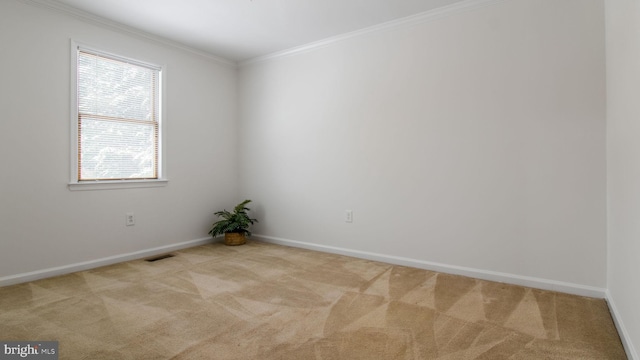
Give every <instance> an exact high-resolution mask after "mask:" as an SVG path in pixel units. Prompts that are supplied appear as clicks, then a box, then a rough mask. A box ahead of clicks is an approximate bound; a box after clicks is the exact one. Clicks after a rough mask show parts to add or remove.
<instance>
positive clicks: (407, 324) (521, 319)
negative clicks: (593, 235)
mask: <svg viewBox="0 0 640 360" xmlns="http://www.w3.org/2000/svg"><path fill="white" fill-rule="evenodd" d="M174 254H175V255H176V256H175V257H173V258H169V259H164V260H160V261H157V262H153V263H150V262H145V261H143V260H138V261H131V262H127V263H122V264H118V265H113V266H108V267H103V268H98V269H94V270H90V271H84V272H79V273H75V274H70V275H65V276H60V277H56V278H51V279H46V280H40V281H34V282H31V283H26V284H20V285H15V286H10V287H4V288H0V340H41V341H46V340H58V341H59V342H60V350H59V351H60V358H61V359H170V358H171V359H261V360H269V359H292V360H293V359H295V360H304V359H323V360H328V359H349V360H351V359H367V360H371V359H441V360H444V359H491V360H495V359H625V358H626V357H625V354H624V351H623V348H622V345H621V343H620V339H619V338H618V334H617V333H616V330H615V327H614V325H613V323H612V320H611V317H610V314H609V310H608V308H607V305H606V303H605V301H603V300H600V299H591V298H585V297H579V296H572V295H566V294H561V293H554V292H549V291H542V290H535V289H529V288H524V287H519V286H512V285H505V284H500V283H493V282H488V281H482V280H476V279H471V278H466V277H460V276H453V275H447V274H442V273H435V272H430V271H425V270H419V269H413V268H407V267H402V266H394V265H389V264H384V263H379V262H373V261H366V260H360V259H354V258H349V257H344V256H339V255H332V254H325V253H319V252H313V251H307V250H302V249H296V248H289V247H283V246H277V245H271V244H264V243H259V242H249V243H248V244H247V245H245V246H239V247H225V246H224V245H221V244H212V245H206V246H200V247H195V248H191V249H186V250H182V251H176V252H174Z"/></svg>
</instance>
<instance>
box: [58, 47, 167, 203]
mask: <svg viewBox="0 0 640 360" xmlns="http://www.w3.org/2000/svg"><path fill="white" fill-rule="evenodd" d="M80 50H83V51H86V52H90V53H93V54H96V55H99V56H105V57H108V58H111V59H114V60H117V61H122V62H126V63H130V64H133V65H139V66H144V67H149V68H153V69H157V70H158V99H157V100H158V102H159V104H158V155H157V156H158V161H157V179H131V180H129V179H114V180H109V179H107V180H82V181H80V180H78V175H79V174H78V155H79V149H78V147H79V146H78V124H79V119H78V112H79V111H78V110H79V109H78V52H79V51H80ZM165 76H166V69H165V66H164V65H157V64H153V63H149V62H146V61H140V60H137V59H133V58H131V57H127V56H122V55H118V54H115V53H113V52H111V51H105V50H100V49H97V48H96V47H93V46H89V45H86V44H83V43H80V42H77V41H74V40H73V39H71V83H70V85H71V86H70V87H71V96H70V98H71V105H70V106H71V108H70V114H71V119H70V128H71V130H70V134H71V138H70V163H69V164H70V181H69V184H68V187H69V190H109V189H127V188H141V187H159V186H166V185H167V183H168V179H167V177H166V174H167V172H166V162H165V143H166V139H165V131H164V127H165V114H166V111H165V108H164V106H165V105H164V104H165V101H164V100H165V94H166V91H165V81H164V77H165Z"/></svg>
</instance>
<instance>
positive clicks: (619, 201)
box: [606, 0, 640, 359]
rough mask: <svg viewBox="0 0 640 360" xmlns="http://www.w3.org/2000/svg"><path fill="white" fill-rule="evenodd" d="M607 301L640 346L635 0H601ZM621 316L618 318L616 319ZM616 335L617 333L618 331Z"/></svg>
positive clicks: (639, 35) (630, 348) (639, 83)
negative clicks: (603, 7) (603, 20)
mask: <svg viewBox="0 0 640 360" xmlns="http://www.w3.org/2000/svg"><path fill="white" fill-rule="evenodd" d="M606 14H607V16H606V24H607V25H606V29H607V174H608V178H607V180H608V195H609V201H608V219H609V226H608V232H609V234H608V238H609V260H608V281H607V284H608V289H609V301H610V305H611V307H612V309H613V310H614V312H616V313H617V315H618V316H617V318H618V319H619V320H621V321H620V323H619V326H621V327H622V328H623V329H624V330H625V331H624V334H626V338H623V340H625V341H626V345H627V352H628V353H629V354H630V355H631V354H633V355H632V358H633V359H639V357H638V352H637V349H640V317H639V316H638V304H640V285H638V276H639V275H640V261H639V260H640V121H639V119H640V101H638V96H639V94H640V3H639V2H638V1H635V0H615V1H612V0H608V1H607V2H606ZM622 319H624V320H622ZM624 334H622V335H624Z"/></svg>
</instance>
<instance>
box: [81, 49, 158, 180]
mask: <svg viewBox="0 0 640 360" xmlns="http://www.w3.org/2000/svg"><path fill="white" fill-rule="evenodd" d="M77 62H78V63H77V105H78V132H77V134H78V162H77V165H78V171H77V173H78V179H77V180H78V181H79V182H80V181H96V180H143V179H158V177H159V165H158V164H159V154H158V151H159V136H160V129H159V121H160V119H159V77H160V68H159V67H158V68H156V67H153V66H149V65H146V64H140V63H137V62H135V61H129V60H123V59H120V58H116V57H109V56H106V55H103V54H98V53H95V52H91V51H87V50H83V49H78V56H77Z"/></svg>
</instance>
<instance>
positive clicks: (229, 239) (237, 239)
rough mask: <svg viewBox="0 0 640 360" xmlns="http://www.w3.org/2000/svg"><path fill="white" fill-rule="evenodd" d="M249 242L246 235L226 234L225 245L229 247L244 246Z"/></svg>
mask: <svg viewBox="0 0 640 360" xmlns="http://www.w3.org/2000/svg"><path fill="white" fill-rule="evenodd" d="M246 242H247V237H246V236H245V234H244V233H225V234H224V244H225V245H229V246H236V245H242V244H244V243H246Z"/></svg>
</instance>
